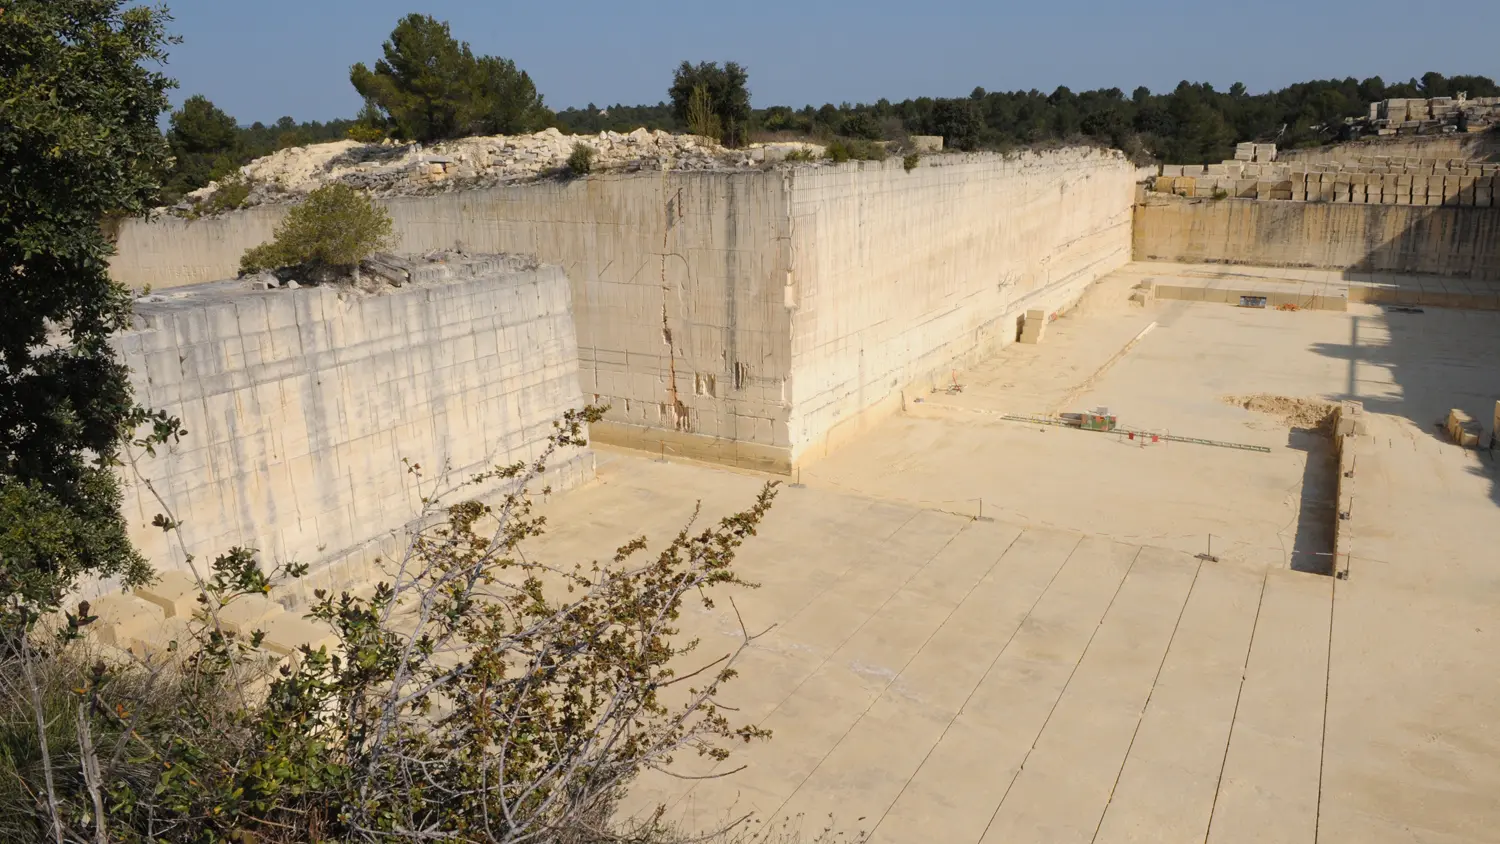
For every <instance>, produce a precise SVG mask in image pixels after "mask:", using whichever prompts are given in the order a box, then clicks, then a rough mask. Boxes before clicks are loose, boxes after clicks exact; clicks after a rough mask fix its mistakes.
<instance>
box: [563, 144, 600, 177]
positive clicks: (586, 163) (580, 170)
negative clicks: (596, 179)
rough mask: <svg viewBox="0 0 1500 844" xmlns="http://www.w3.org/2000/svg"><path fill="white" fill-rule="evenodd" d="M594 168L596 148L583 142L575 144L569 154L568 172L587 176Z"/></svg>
mask: <svg viewBox="0 0 1500 844" xmlns="http://www.w3.org/2000/svg"><path fill="white" fill-rule="evenodd" d="M593 169H594V148H593V147H591V146H589V145H588V144H585V143H583V142H581V141H580V142H578V143H575V144H573V152H572V153H571V154H569V155H568V172H569V173H571V174H573V175H574V176H587V175H588V174H589V173H590V171H592V170H593Z"/></svg>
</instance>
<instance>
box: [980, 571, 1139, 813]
mask: <svg viewBox="0 0 1500 844" xmlns="http://www.w3.org/2000/svg"><path fill="white" fill-rule="evenodd" d="M1142 550H1143V549H1141V548H1136V549H1135V556H1133V557H1131V558H1130V565H1129V566H1127V567H1126V568H1125V575H1124V576H1123V577H1121V578H1120V582H1119V583H1117V584H1115V591H1114V594H1113V595H1110V596H1109V603H1108V604H1107V605H1105V607H1104V612H1102V613H1100V614H1099V621H1098V622H1097V623H1096V624H1095V625H1094V632H1092V633H1090V634H1089V640H1088V641H1087V642H1085V643H1084V645H1083V650H1082V651H1080V652H1079V654H1078V659H1077V660H1075V661H1074V662H1073V670H1072V671H1069V672H1068V679H1067V681H1066V682H1064V683H1063V687H1062V690H1061V691H1059V692H1058V693H1057V699H1056V700H1053V701H1052V708H1050V709H1048V710H1047V717H1046V718H1045V719H1043V720H1042V726H1041V728H1040V729H1038V730H1037V731H1036V735H1035V736H1032V738H1031V747H1029V748H1027V749H1026V755H1024V756H1022V757H1021V764H1020V765H1018V766H1017V767H1016V772H1015V774H1013V775H1012V776H1011V778H1010V782H1008V783H1006V784H1005V793H1004V794H1001V795H1000V802H999V803H996V804H995V811H994V812H992V813H990V820H989V822H988V823H986V824H985V825H984V832H981V833H980V834H979V840H980V841H983V840H984V837H985V836H986V835H989V834H990V827H992V826H994V825H995V818H998V817H1000V810H1001V809H1002V808H1004V806H1005V800H1006V798H1008V797H1010V790H1011V789H1012V788H1015V786H1016V780H1018V779H1020V778H1021V772H1022V771H1025V770H1026V763H1027V762H1028V761H1030V760H1031V754H1032V752H1033V751H1035V750H1036V745H1037V742H1039V741H1041V739H1042V734H1043V733H1045V732H1047V725H1048V724H1050V723H1052V716H1053V715H1055V714H1056V713H1057V706H1058V704H1060V703H1062V699H1063V698H1064V697H1065V696H1066V695H1067V694H1068V687H1069V686H1071V685H1073V678H1074V677H1076V676H1078V667H1079V666H1080V665H1082V664H1083V660H1084V658H1086V657H1087V656H1088V655H1089V648H1092V647H1093V646H1094V638H1095V637H1097V636H1098V635H1099V628H1101V627H1103V626H1104V622H1105V620H1106V619H1108V618H1109V611H1110V610H1111V609H1114V606H1115V600H1116V599H1118V598H1119V597H1120V590H1122V589H1124V588H1125V581H1127V580H1129V579H1130V573H1131V572H1132V571H1135V561H1136V560H1139V559H1140V558H1141V551H1142Z"/></svg>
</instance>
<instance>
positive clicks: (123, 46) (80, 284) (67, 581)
mask: <svg viewBox="0 0 1500 844" xmlns="http://www.w3.org/2000/svg"><path fill="white" fill-rule="evenodd" d="M127 6H128V8H127ZM167 20H169V18H168V17H167V14H166V12H165V11H164V10H161V9H159V8H154V7H148V6H138V5H132V4H127V3H126V2H125V0H15V2H11V3H7V4H6V6H5V10H4V14H3V15H0V172H4V173H5V180H4V183H5V188H4V190H3V191H0V295H3V297H4V301H5V305H4V307H0V534H3V536H0V599H4V600H5V602H6V607H7V609H11V610H14V609H15V608H16V607H17V602H18V601H19V602H20V603H22V604H26V605H29V606H31V607H33V608H41V609H46V608H50V607H51V606H55V605H56V602H57V601H59V600H60V599H61V598H62V595H63V593H64V592H65V591H66V590H67V589H69V588H70V587H71V586H72V584H73V582H74V579H75V578H76V577H77V576H79V575H81V574H94V575H102V576H113V575H122V576H124V577H125V579H126V580H127V581H134V580H139V579H141V578H143V577H147V576H149V569H148V568H147V566H146V564H145V561H144V560H142V559H141V557H140V556H139V555H137V554H136V553H135V552H134V551H133V550H132V549H131V547H130V544H129V542H128V540H127V538H126V532H125V523H124V520H123V519H122V518H121V516H120V510H119V501H120V494H119V489H118V486H117V484H116V482H115V478H114V475H113V473H112V472H111V469H110V465H111V463H112V461H113V459H114V458H115V457H116V455H117V454H118V452H119V447H120V444H121V440H122V436H123V435H125V434H126V433H128V432H129V431H130V430H132V429H133V428H134V426H135V424H136V423H138V422H140V421H142V419H143V418H144V416H143V412H142V411H140V410H138V409H137V408H136V407H135V404H134V402H133V400H132V396H131V390H130V384H129V381H128V372H127V370H126V368H125V366H124V365H123V364H122V363H121V362H120V361H119V360H118V359H117V357H116V356H115V354H114V352H113V350H112V347H111V346H110V344H109V338H110V335H111V334H113V333H114V332H115V331H117V330H119V329H121V328H123V327H125V326H126V325H127V324H128V321H129V317H130V296H129V294H128V292H127V291H126V290H125V289H124V288H123V287H121V286H120V285H119V284H117V283H116V282H114V281H113V280H112V279H111V278H110V276H109V266H108V258H109V256H110V254H111V251H112V247H111V245H110V242H109V240H108V238H107V237H106V236H105V232H104V229H103V227H102V225H101V223H102V221H103V220H105V219H106V218H107V217H110V216H115V215H144V214H145V213H146V212H147V210H148V209H149V208H151V206H152V205H153V203H154V202H155V200H156V198H157V194H158V192H159V189H160V185H159V183H158V178H159V174H160V173H162V172H163V171H164V169H165V167H166V164H167V157H168V151H167V143H166V141H165V139H164V138H163V137H162V134H161V131H160V130H159V129H158V128H157V122H156V121H157V118H158V116H159V115H161V114H162V113H163V112H164V111H166V109H167V96H166V94H167V91H168V89H170V88H171V87H172V84H173V83H172V82H171V80H169V79H168V78H167V77H166V76H164V75H162V74H161V73H159V72H157V71H156V70H154V69H152V67H151V66H152V65H154V64H159V63H161V62H162V61H164V60H165V58H166V52H165V48H166V46H167V44H168V43H170V38H169V37H168V36H167V34H166V30H165V24H166V22H167ZM5 623H6V621H5V620H0V625H3V624H5Z"/></svg>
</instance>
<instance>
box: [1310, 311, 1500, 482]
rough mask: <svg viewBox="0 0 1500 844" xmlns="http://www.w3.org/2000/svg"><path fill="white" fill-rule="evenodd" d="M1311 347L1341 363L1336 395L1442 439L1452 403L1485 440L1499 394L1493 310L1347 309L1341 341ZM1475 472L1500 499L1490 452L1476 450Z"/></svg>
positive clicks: (1499, 332) (1497, 323)
mask: <svg viewBox="0 0 1500 844" xmlns="http://www.w3.org/2000/svg"><path fill="white" fill-rule="evenodd" d="M1311 349H1312V351H1314V352H1316V353H1318V354H1320V355H1323V356H1325V357H1329V358H1334V359H1337V360H1340V361H1344V362H1345V367H1346V371H1345V373H1344V382H1345V386H1344V390H1343V393H1342V395H1340V396H1337V397H1336V398H1350V399H1355V400H1358V401H1361V402H1363V403H1364V406H1365V409H1366V410H1367V411H1371V412H1374V413H1385V414H1390V415H1393V416H1400V417H1403V418H1405V419H1407V420H1409V421H1410V422H1411V423H1412V425H1413V426H1414V427H1415V428H1416V429H1417V430H1419V431H1421V432H1422V433H1423V434H1424V435H1426V436H1429V437H1432V438H1433V439H1436V440H1438V441H1439V442H1445V443H1446V442H1448V440H1447V438H1446V436H1445V435H1444V434H1443V430H1442V424H1443V420H1444V419H1445V418H1446V417H1447V414H1448V411H1449V409H1450V408H1459V409H1461V410H1464V411H1466V412H1467V413H1468V414H1469V415H1470V416H1472V417H1473V418H1474V419H1476V420H1478V421H1479V422H1480V424H1481V425H1482V426H1483V427H1484V434H1483V437H1482V440H1481V443H1482V444H1484V445H1488V443H1489V437H1490V434H1491V433H1492V431H1493V426H1494V423H1493V419H1494V416H1495V402H1496V401H1497V400H1500V313H1497V312H1494V311H1470V310H1455V309H1449V308H1432V307H1423V308H1421V309H1420V310H1419V312H1410V311H1398V310H1393V309H1391V308H1389V307H1387V308H1382V309H1380V310H1379V311H1378V312H1376V313H1373V314H1354V313H1351V314H1350V316H1349V340H1348V342H1347V343H1314V344H1312V346H1311ZM1476 473H1487V474H1488V475H1489V478H1490V499H1491V500H1492V501H1494V502H1495V504H1496V505H1497V506H1500V475H1497V473H1496V470H1495V463H1494V460H1493V459H1492V457H1490V456H1488V455H1486V456H1484V457H1481V465H1480V466H1479V467H1477V468H1476Z"/></svg>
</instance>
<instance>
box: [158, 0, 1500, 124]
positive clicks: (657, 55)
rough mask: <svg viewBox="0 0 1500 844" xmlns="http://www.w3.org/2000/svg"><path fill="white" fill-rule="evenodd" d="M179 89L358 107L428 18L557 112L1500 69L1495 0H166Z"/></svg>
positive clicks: (349, 112)
mask: <svg viewBox="0 0 1500 844" xmlns="http://www.w3.org/2000/svg"><path fill="white" fill-rule="evenodd" d="M169 5H170V6H171V8H172V12H173V14H174V16H175V17H176V21H175V23H174V30H175V31H176V32H177V33H178V34H180V35H182V36H183V38H184V42H183V43H182V44H181V45H180V46H178V47H177V48H175V50H174V51H173V56H172V60H171V64H170V65H169V68H168V70H169V72H170V73H171V74H172V75H173V76H175V77H176V78H177V79H178V80H179V81H180V83H181V85H182V87H181V89H180V90H178V91H177V92H175V96H174V101H175V102H181V100H182V99H183V98H185V97H186V96H188V95H190V94H198V93H201V94H204V95H206V96H207V97H208V98H209V99H211V100H213V101H214V102H215V103H216V104H218V105H219V106H220V107H221V108H223V109H225V110H226V111H228V112H229V113H230V114H232V115H234V116H235V117H236V118H237V119H238V120H239V121H240V122H241V123H245V124H248V123H252V122H254V121H256V120H260V121H264V122H267V123H269V122H271V121H274V120H275V119H276V118H278V117H280V116H282V115H286V114H289V115H291V116H292V117H294V118H296V119H298V120H327V119H332V118H336V117H352V116H353V115H354V113H355V112H356V111H357V110H358V108H359V105H360V102H359V98H358V96H356V95H355V93H354V89H353V87H352V86H351V85H350V84H349V66H350V65H351V64H353V63H354V62H357V61H364V62H366V63H367V64H373V63H374V61H375V59H376V58H378V57H379V56H380V44H381V42H382V41H384V40H385V38H386V37H387V36H388V35H389V34H390V31H391V29H392V27H394V26H395V24H396V21H397V20H398V19H399V18H400V17H401V16H402V15H404V14H407V13H409V12H423V13H426V14H430V15H433V16H434V17H437V18H438V19H440V20H447V21H449V22H450V23H451V24H452V26H453V33H454V35H455V36H457V37H458V38H459V39H461V40H465V41H468V42H469V43H470V44H471V45H472V46H473V48H474V50H475V52H478V53H487V54H491V55H500V56H504V57H506V58H510V59H513V60H515V62H516V63H517V64H518V65H520V66H521V67H522V68H523V69H525V70H527V71H528V72H530V73H531V76H532V78H533V79H535V80H536V83H537V87H538V88H539V89H540V90H541V92H542V94H543V96H544V97H545V98H546V101H547V104H548V105H550V106H552V107H554V108H566V107H568V106H584V105H586V104H588V103H590V102H593V103H595V104H597V105H600V106H603V105H606V104H612V103H616V102H623V103H627V104H637V103H646V102H650V103H655V102H657V101H659V100H662V99H665V96H666V89H667V85H668V84H669V82H670V79H671V74H672V69H673V68H674V67H675V66H676V65H677V64H678V62H680V61H682V60H683V59H691V60H694V61H698V60H704V59H707V60H716V61H723V60H735V61H739V62H740V63H742V64H744V65H745V66H746V67H748V68H749V71H750V88H751V93H752V96H753V98H754V103H755V105H756V106H757V107H764V106H769V105H792V106H799V107H800V106H802V105H805V104H808V103H811V104H813V105H821V104H822V103H825V102H833V103H839V102H842V101H846V100H847V101H849V102H861V101H863V102H873V101H875V100H877V99H879V98H880V97H887V98H889V99H891V100H893V101H895V100H900V99H903V98H906V97H915V96H923V95H927V96H962V95H965V94H968V93H969V91H971V90H972V89H973V88H974V86H976V85H981V86H983V87H985V88H986V89H988V90H1012V89H1018V88H1019V89H1029V88H1037V89H1040V90H1043V91H1048V92H1050V91H1051V90H1053V89H1054V88H1056V87H1057V86H1058V85H1067V86H1069V87H1070V88H1072V89H1073V90H1075V91H1078V90H1084V89H1087V88H1097V87H1111V86H1114V87H1119V88H1121V89H1123V90H1124V91H1126V92H1127V93H1128V92H1129V91H1130V90H1131V89H1133V88H1134V87H1135V86H1137V85H1146V86H1148V87H1150V88H1151V89H1152V90H1153V91H1161V90H1168V89H1170V88H1171V87H1173V86H1174V85H1176V83H1177V82H1178V81H1179V80H1182V79H1191V80H1193V81H1208V82H1212V83H1213V84H1214V85H1215V86H1216V87H1218V88H1219V89H1220V90H1224V89H1227V88H1228V87H1229V85H1230V84H1231V83H1233V82H1236V81H1241V82H1244V83H1245V84H1246V85H1247V86H1249V88H1250V90H1251V91H1252V92H1259V91H1263V90H1266V89H1268V88H1278V87H1281V86H1283V85H1286V84H1288V83H1291V82H1297V81H1302V80H1306V79H1312V78H1327V77H1340V78H1342V77H1344V76H1355V77H1359V78H1364V77H1366V76H1371V75H1376V74H1379V75H1380V76H1381V77H1383V78H1384V79H1385V80H1386V81H1387V82H1391V81H1394V80H1398V79H1403V80H1404V79H1407V78H1409V77H1413V76H1420V75H1421V74H1422V73H1424V72H1425V71H1428V70H1436V71H1438V72H1440V73H1444V74H1448V75H1453V74H1460V73H1469V74H1483V75H1486V76H1491V77H1500V40H1497V37H1500V0H1442V2H1441V3H1428V4H1423V3H1412V2H1409V0H1301V2H1289V0H1248V2H1245V1H1243V0H1242V2H1233V3H1231V2H1225V0H1194V1H1193V2H1189V0H1137V2H1119V0H1071V2H1066V1H1064V2H1058V0H1026V2H1020V3H1017V2H996V0H990V2H971V1H970V0H950V2H927V3H922V2H917V3H913V2H910V0H906V2H890V0H865V2H859V3H826V2H817V0H803V2H784V1H783V0H759V2H739V3H737V2H729V3H704V2H701V0H700V2H693V3H686V2H678V1H677V0H670V2H650V0H646V1H645V2H620V0H612V1H611V2H599V0H561V2H545V1H544V2H537V1H536V0H532V2H503V0H468V2H457V0H425V2H414V0H300V1H299V2H290V0H257V2H235V0H177V2H170V0H169Z"/></svg>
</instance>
